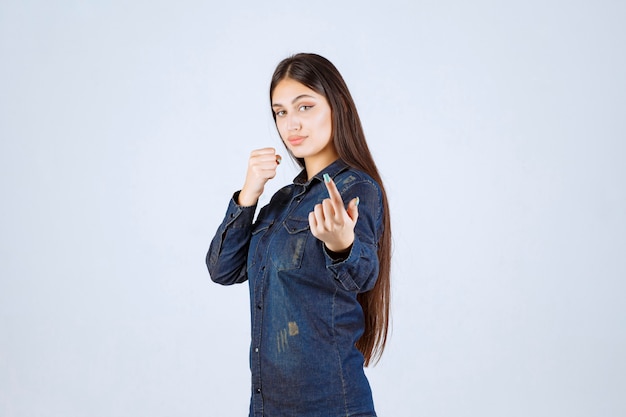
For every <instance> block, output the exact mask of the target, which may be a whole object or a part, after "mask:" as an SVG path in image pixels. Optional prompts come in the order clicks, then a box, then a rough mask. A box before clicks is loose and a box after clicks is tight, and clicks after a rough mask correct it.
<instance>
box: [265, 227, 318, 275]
mask: <svg viewBox="0 0 626 417" xmlns="http://www.w3.org/2000/svg"><path fill="white" fill-rule="evenodd" d="M282 227H283V228H284V229H285V230H284V231H286V232H287V233H284V231H283V232H282V233H280V238H278V239H276V241H275V242H274V245H275V248H276V251H275V252H274V253H272V254H271V257H272V262H273V263H274V265H276V269H278V270H279V271H285V270H289V269H298V268H300V265H301V264H302V257H303V256H304V248H305V246H306V241H307V239H308V237H309V236H310V235H311V233H309V220H308V219H306V220H302V219H286V220H285V221H284V222H283V224H282Z"/></svg>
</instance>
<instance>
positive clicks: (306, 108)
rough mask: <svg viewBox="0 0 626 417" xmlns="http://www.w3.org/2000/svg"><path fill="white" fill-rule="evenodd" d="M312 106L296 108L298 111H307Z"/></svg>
mask: <svg viewBox="0 0 626 417" xmlns="http://www.w3.org/2000/svg"><path fill="white" fill-rule="evenodd" d="M312 108H313V106H307V105H302V106H300V107H298V111H307V110H309V109H312Z"/></svg>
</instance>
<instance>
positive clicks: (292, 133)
mask: <svg viewBox="0 0 626 417" xmlns="http://www.w3.org/2000/svg"><path fill="white" fill-rule="evenodd" d="M272 110H273V111H274V114H275V115H276V126H277V127H278V132H279V133H280V137H281V138H282V140H283V142H285V145H286V146H287V148H288V149H289V150H290V151H291V153H293V155H294V156H295V157H296V158H304V160H305V164H306V165H307V170H308V167H309V165H310V164H311V163H313V164H314V166H316V167H318V168H319V169H322V168H324V167H325V166H327V165H328V164H330V163H331V162H333V161H334V160H335V159H337V151H336V150H335V146H334V145H333V143H332V140H331V134H332V117H331V109H330V106H329V104H328V101H327V100H326V98H325V97H324V96H322V95H321V94H318V93H316V92H315V91H313V90H311V89H310V88H308V87H306V86H305V85H304V84H301V83H299V82H298V81H294V80H292V79H290V78H285V79H283V80H282V81H280V82H279V83H278V84H277V85H276V88H274V92H273V94H272ZM311 167H313V165H312V166H311ZM310 174H316V172H311V173H310Z"/></svg>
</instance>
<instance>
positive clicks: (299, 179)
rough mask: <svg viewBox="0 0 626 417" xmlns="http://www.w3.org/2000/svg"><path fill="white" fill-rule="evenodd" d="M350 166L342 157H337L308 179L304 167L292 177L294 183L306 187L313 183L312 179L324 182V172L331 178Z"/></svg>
mask: <svg viewBox="0 0 626 417" xmlns="http://www.w3.org/2000/svg"><path fill="white" fill-rule="evenodd" d="M348 168H350V167H349V166H348V164H346V163H345V162H344V161H343V160H342V159H337V160H335V162H333V163H332V164H330V165H328V166H327V167H326V168H324V169H323V170H321V171H320V172H318V173H317V174H315V175H314V176H313V177H312V178H311V179H310V180H308V179H307V178H308V175H307V172H306V169H303V170H302V171H300V173H299V174H298V175H297V176H296V177H295V178H294V179H293V183H294V184H298V185H304V186H305V187H307V188H308V186H309V185H310V184H312V183H313V181H314V180H317V181H320V182H324V174H328V175H330V177H331V178H335V176H337V175H338V174H340V173H341V172H343V171H345V170H346V169H348Z"/></svg>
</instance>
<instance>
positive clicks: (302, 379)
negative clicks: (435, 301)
mask: <svg viewBox="0 0 626 417" xmlns="http://www.w3.org/2000/svg"><path fill="white" fill-rule="evenodd" d="M324 173H327V174H329V175H330V176H331V178H333V180H334V181H335V184H336V185H337V189H338V190H339V192H340V194H341V196H342V198H343V201H344V203H345V204H347V203H348V202H349V201H351V200H352V199H353V198H355V197H357V196H358V197H359V200H360V203H359V207H358V211H359V215H358V220H357V223H356V226H355V238H354V243H353V244H352V247H351V249H350V251H349V253H347V254H345V255H344V256H343V257H342V258H340V259H337V257H336V256H331V254H329V253H328V252H327V251H326V249H325V247H324V243H323V242H322V241H320V240H318V239H317V238H315V237H314V236H313V235H312V234H311V231H310V229H309V221H308V215H309V213H310V212H311V211H313V208H314V206H315V205H316V204H318V203H321V202H322V200H323V199H325V198H328V191H327V189H326V185H325V184H324V181H323V177H322V176H323V174H324ZM237 197H238V193H235V196H234V198H233V199H232V200H231V201H230V204H229V206H228V210H227V212H226V216H225V218H224V221H223V222H222V224H221V225H220V226H219V228H218V230H217V233H216V234H215V237H214V238H213V241H212V242H211V246H210V248H209V252H208V253H207V256H206V263H207V266H208V269H209V273H210V275H211V278H212V279H213V281H215V282H217V283H220V284H223V285H230V284H235V283H241V282H245V281H246V280H247V281H248V283H249V289H250V310H251V320H252V327H251V330H252V341H251V345H250V369H251V372H252V392H251V401H250V416H254V417H260V416H270V417H275V416H298V417H307V416H324V417H333V416H375V411H374V405H373V401H372V394H371V390H370V386H369V383H368V381H367V378H366V377H365V373H364V372H363V355H362V354H361V353H360V352H359V351H358V350H357V349H356V347H355V343H356V341H357V340H358V339H359V337H360V336H361V335H362V334H363V330H364V317H363V311H362V309H361V305H360V304H359V303H358V301H357V294H358V293H360V292H364V291H368V290H370V289H372V287H373V286H374V284H375V282H376V278H377V276H378V257H377V249H378V241H379V237H380V235H381V232H382V194H381V191H380V188H379V186H378V184H377V183H376V182H375V181H374V180H373V179H372V178H371V177H370V176H368V175H367V174H365V173H363V172H361V171H358V170H355V169H353V168H350V167H349V166H348V165H347V164H345V163H344V162H343V161H342V160H337V161H335V162H333V163H332V164H331V165H329V166H328V167H326V169H324V170H322V171H321V172H320V173H318V174H317V175H315V176H314V177H313V178H311V180H309V181H307V176H306V172H305V171H303V172H301V173H300V174H299V175H298V176H297V177H296V178H295V179H294V183H293V184H291V185H288V186H286V187H284V188H282V189H280V190H279V191H278V192H276V194H274V196H273V197H272V199H271V201H270V203H269V204H268V205H266V206H265V207H263V208H262V209H261V210H260V211H259V215H258V216H257V220H256V221H255V222H254V223H253V217H254V213H255V206H252V207H242V206H239V205H238V204H237V202H236V201H237Z"/></svg>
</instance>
